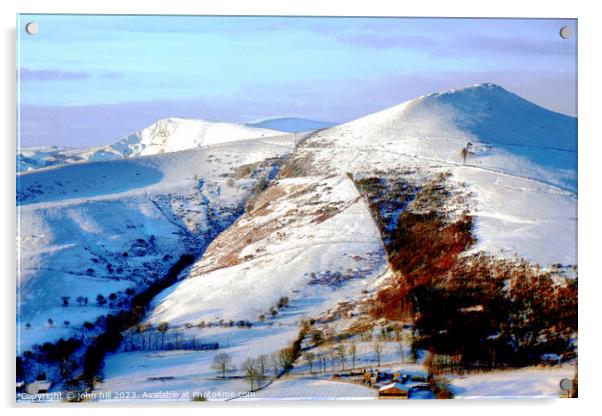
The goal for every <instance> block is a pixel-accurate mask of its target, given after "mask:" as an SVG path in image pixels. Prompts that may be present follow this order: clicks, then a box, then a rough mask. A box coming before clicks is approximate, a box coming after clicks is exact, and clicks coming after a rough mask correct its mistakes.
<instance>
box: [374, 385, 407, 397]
mask: <svg viewBox="0 0 602 416" xmlns="http://www.w3.org/2000/svg"><path fill="white" fill-rule="evenodd" d="M409 396H410V389H409V387H407V386H404V385H403V384H401V383H396V382H395V383H391V384H387V385H384V386H382V387H381V388H380V389H378V397H384V398H397V399H407V398H408V397H409Z"/></svg>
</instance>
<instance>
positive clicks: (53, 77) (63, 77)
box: [20, 68, 125, 82]
mask: <svg viewBox="0 0 602 416" xmlns="http://www.w3.org/2000/svg"><path fill="white" fill-rule="evenodd" d="M20 75H21V81H22V82H23V81H25V82H27V81H34V82H52V81H84V80H89V79H94V78H97V79H101V80H115V79H121V78H123V77H124V76H125V74H124V73H123V72H118V71H106V72H100V73H98V74H94V73H91V72H83V71H61V70H58V69H29V68H21V74H20Z"/></svg>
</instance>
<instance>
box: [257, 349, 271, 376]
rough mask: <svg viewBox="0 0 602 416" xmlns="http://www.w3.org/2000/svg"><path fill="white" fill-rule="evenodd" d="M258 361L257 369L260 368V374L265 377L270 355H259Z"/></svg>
mask: <svg viewBox="0 0 602 416" xmlns="http://www.w3.org/2000/svg"><path fill="white" fill-rule="evenodd" d="M256 363H257V370H259V375H260V376H261V378H264V377H265V373H266V371H267V370H268V366H269V363H268V356H267V355H265V354H261V355H260V356H259V357H257V360H256Z"/></svg>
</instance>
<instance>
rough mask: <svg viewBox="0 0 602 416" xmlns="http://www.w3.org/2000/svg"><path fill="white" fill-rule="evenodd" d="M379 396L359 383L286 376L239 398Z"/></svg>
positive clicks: (293, 398)
mask: <svg viewBox="0 0 602 416" xmlns="http://www.w3.org/2000/svg"><path fill="white" fill-rule="evenodd" d="M377 398H378V392H377V391H376V389H371V388H369V387H365V386H361V385H358V384H352V383H347V382H342V381H333V380H326V379H324V380H316V379H314V378H284V379H281V380H278V381H275V382H274V383H273V384H271V385H270V386H268V387H266V388H265V389H263V390H260V391H258V392H256V393H254V395H253V396H250V397H245V398H240V399H237V400H239V401H248V400H375V399H377Z"/></svg>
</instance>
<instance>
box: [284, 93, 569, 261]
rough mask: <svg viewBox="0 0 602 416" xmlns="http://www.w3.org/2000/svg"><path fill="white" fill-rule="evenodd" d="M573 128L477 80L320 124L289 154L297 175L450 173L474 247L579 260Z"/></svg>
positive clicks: (547, 258) (539, 258)
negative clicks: (465, 196) (472, 226)
mask: <svg viewBox="0 0 602 416" xmlns="http://www.w3.org/2000/svg"><path fill="white" fill-rule="evenodd" d="M576 126H577V121H576V119H574V118H571V117H568V116H565V115H562V114H558V113H554V112H551V111H548V110H545V109H543V108H541V107H538V106H536V105H535V104H532V103H530V102H528V101H525V100H523V99H522V98H520V97H518V96H516V95H514V94H512V93H510V92H508V91H506V90H504V89H503V88H501V87H499V86H497V85H493V84H482V85H476V86H472V87H468V88H464V89H459V90H451V91H446V92H442V93H436V94H431V95H428V96H424V97H419V98H416V99H413V100H410V101H408V102H405V103H403V104H400V105H398V106H395V107H392V108H390V109H387V110H384V111H381V112H379V113H375V114H371V115H368V116H366V117H363V118H360V119H358V120H355V121H352V122H350V123H346V124H343V125H340V126H336V127H333V128H331V129H327V130H323V131H320V132H318V133H316V134H315V135H313V136H312V137H311V138H310V139H309V140H307V141H306V142H304V143H302V145H301V146H300V147H299V148H298V149H297V151H296V152H295V155H294V158H293V159H294V164H295V165H296V166H297V170H299V171H302V172H304V173H303V174H307V173H309V174H316V173H318V172H320V173H323V174H328V173H330V174H340V173H343V172H352V173H358V174H369V173H374V172H378V171H381V172H386V171H391V170H400V169H406V170H409V171H412V170H416V169H418V170H421V171H425V172H431V173H436V172H449V173H451V174H452V180H453V181H454V182H456V183H457V184H459V185H461V186H462V187H464V188H465V189H466V190H467V191H468V192H469V193H470V194H471V195H473V197H474V198H475V200H476V203H475V207H474V209H473V211H472V212H471V215H473V216H474V218H475V220H476V234H477V239H478V244H477V250H484V251H488V252H492V253H494V254H501V255H503V256H505V257H512V256H514V255H515V254H517V255H519V256H520V257H524V258H526V259H527V260H529V261H535V262H538V263H540V264H541V265H550V264H554V263H562V264H576V261H577V260H576V229H577V216H576V215H577V212H576V206H577V203H576V201H577V195H576V186H577V152H576V146H577V128H576ZM463 149H465V152H464V151H463ZM463 153H464V154H465V156H466V157H465V158H463Z"/></svg>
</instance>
